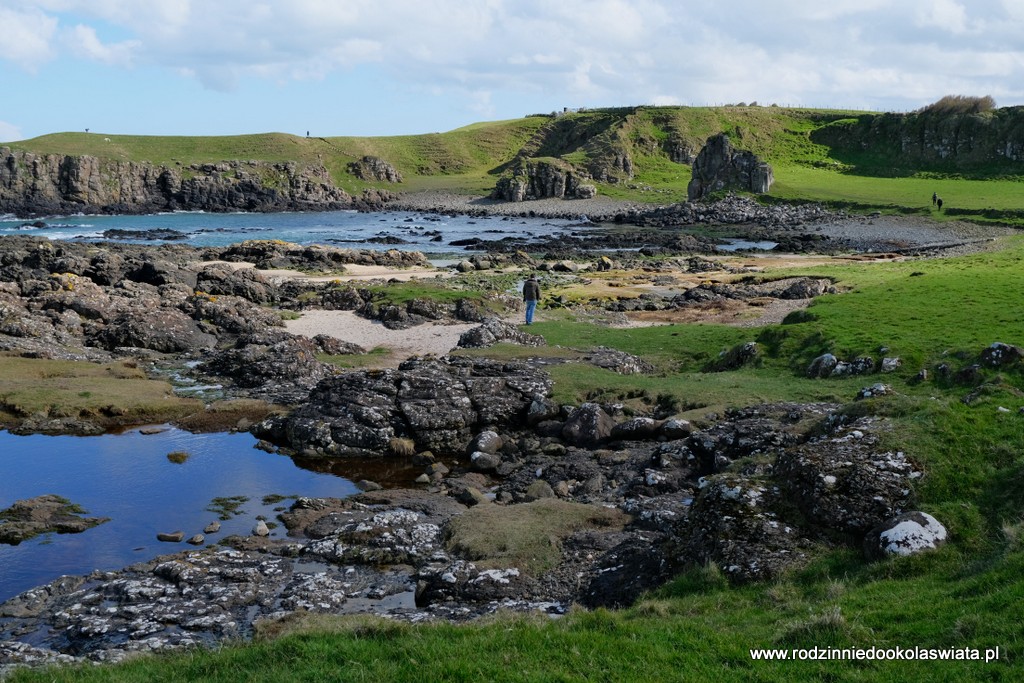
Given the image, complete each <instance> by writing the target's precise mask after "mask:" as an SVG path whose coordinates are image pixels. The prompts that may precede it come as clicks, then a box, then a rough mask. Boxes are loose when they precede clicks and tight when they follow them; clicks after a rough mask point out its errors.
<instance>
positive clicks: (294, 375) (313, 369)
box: [200, 330, 338, 404]
mask: <svg viewBox="0 0 1024 683" xmlns="http://www.w3.org/2000/svg"><path fill="white" fill-rule="evenodd" d="M322 350H323V349H322V348H321V347H320V346H319V345H318V344H317V343H316V342H315V341H314V340H312V339H309V338H307V337H303V336H297V335H292V334H289V333H287V332H285V331H283V330H278V331H264V332H260V333H255V334H246V335H243V336H241V337H239V339H238V341H237V343H236V344H235V346H234V347H232V348H230V349H225V350H223V351H218V352H216V353H213V354H212V355H211V356H210V357H209V358H208V359H207V360H206V361H204V362H203V363H202V365H201V366H200V367H201V369H202V370H203V371H204V372H207V373H209V374H212V375H216V376H218V377H224V378H228V379H230V380H232V382H233V383H234V384H236V385H237V386H240V387H246V388H248V389H254V390H256V391H255V392H254V393H256V394H257V395H260V396H262V397H264V398H268V399H271V400H274V401H277V402H280V403H285V404H292V403H298V402H301V401H303V400H305V398H306V396H307V394H308V393H309V391H310V390H311V389H312V388H313V387H314V386H316V384H317V382H319V381H320V380H322V379H324V378H326V377H330V376H332V375H335V374H337V372H338V371H337V368H335V367H334V366H332V365H329V364H327V363H323V362H321V361H319V360H317V354H318V353H320V352H321V351H322Z"/></svg>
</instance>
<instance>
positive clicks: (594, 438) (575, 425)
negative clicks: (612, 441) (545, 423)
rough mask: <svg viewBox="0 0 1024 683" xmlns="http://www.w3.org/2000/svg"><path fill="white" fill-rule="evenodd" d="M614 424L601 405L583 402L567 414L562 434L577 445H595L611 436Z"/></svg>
mask: <svg viewBox="0 0 1024 683" xmlns="http://www.w3.org/2000/svg"><path fill="white" fill-rule="evenodd" d="M614 426H615V421H614V420H613V419H612V417H611V416H610V415H609V414H608V413H606V412H605V411H604V410H603V409H602V408H601V406H599V405H597V404H596V403H584V404H583V405H581V406H579V407H578V408H576V409H575V410H573V411H572V412H571V413H570V414H569V417H568V419H566V421H565V426H564V427H563V428H562V436H563V437H564V438H565V440H566V441H568V442H569V443H572V444H576V445H578V446H596V445H598V444H600V443H601V442H602V441H604V440H606V439H608V438H609V437H610V436H611V433H612V428H613V427H614Z"/></svg>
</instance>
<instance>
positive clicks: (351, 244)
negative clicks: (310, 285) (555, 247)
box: [0, 211, 580, 257]
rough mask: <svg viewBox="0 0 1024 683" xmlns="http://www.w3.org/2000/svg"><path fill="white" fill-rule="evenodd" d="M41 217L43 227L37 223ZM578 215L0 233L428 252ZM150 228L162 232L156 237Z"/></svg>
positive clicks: (147, 220)
mask: <svg viewBox="0 0 1024 683" xmlns="http://www.w3.org/2000/svg"><path fill="white" fill-rule="evenodd" d="M40 223H41V224H42V225H41V227H39V226H38V224H40ZM579 225H580V221H572V220H566V219H555V218H513V217H503V216H489V217H488V216H483V217H471V216H460V215H441V214H431V213H421V212H411V211H387V212H371V213H365V212H357V211H316V212H308V213H305V212H303V213H204V212H194V211H187V212H175V213H162V214H152V215H143V216H93V215H76V216H53V217H49V218H43V219H39V220H38V221H37V220H36V219H32V220H26V219H21V218H15V217H13V216H9V215H8V216H3V217H0V235H32V236H37V237H45V238H47V239H51V240H76V241H82V240H87V241H102V240H107V239H108V237H106V236H105V235H109V234H110V233H108V232H107V231H110V230H119V231H125V232H124V233H122V234H121V236H120V237H118V238H117V241H121V242H145V243H150V244H161V243H168V242H170V243H177V244H186V245H191V246H196V247H208V246H227V245H229V244H234V243H237V242H241V241H243V240H259V239H265V240H270V239H277V240H284V241H286V242H294V243H297V244H303V245H307V244H325V245H331V246H337V247H343V248H353V249H399V250H405V251H421V252H423V253H424V254H427V255H428V257H435V256H436V257H439V256H442V255H451V254H454V253H461V252H464V251H465V249H464V248H463V247H462V246H457V245H452V244H451V243H452V242H457V241H460V240H466V239H473V238H478V239H482V240H486V241H492V240H500V239H502V238H505V237H515V238H522V237H525V238H531V237H537V238H541V237H552V236H557V235H561V234H564V233H567V232H571V231H572V230H573V229H574V228H573V226H576V227H578V226H579ZM150 231H170V232H165V233H164V234H165V235H166V237H165V238H163V239H153V238H152V235H153V233H152V232H150Z"/></svg>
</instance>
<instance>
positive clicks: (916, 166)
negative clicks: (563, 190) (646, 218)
mask: <svg viewBox="0 0 1024 683" xmlns="http://www.w3.org/2000/svg"><path fill="white" fill-rule="evenodd" d="M719 132H725V133H727V134H728V135H729V136H730V139H731V140H732V142H733V144H734V146H736V147H737V148H740V149H746V150H750V151H752V152H754V153H755V154H757V155H758V156H759V157H761V158H763V159H764V160H766V161H768V162H769V163H770V164H771V165H772V166H773V168H774V171H775V178H776V183H775V185H774V186H773V187H772V190H771V192H770V193H769V194H768V195H767V199H768V200H781V201H805V200H808V201H819V202H826V203H832V204H835V205H836V206H840V207H849V208H853V209H856V210H883V211H898V212H904V213H908V212H909V213H924V214H931V213H932V209H931V195H932V193H933V192H937V193H938V194H939V195H941V196H942V197H943V198H944V200H945V203H946V207H947V210H948V211H947V215H954V216H961V217H963V216H966V217H970V218H974V219H978V220H990V219H998V220H1003V221H1008V222H1012V223H1024V213H1022V212H1021V210H1020V193H1021V189H1022V182H1024V181H1022V179H1024V108H1020V107H1015V108H1007V109H996V110H993V111H991V112H984V113H980V114H970V115H962V114H956V113H945V114H941V115H940V114H934V113H933V114H930V115H925V114H921V115H896V114H879V113H871V112H853V111H838V110H812V109H787V108H781V107H760V106H725V107H627V108H617V109H594V110H583V111H575V112H566V113H564V114H559V115H534V116H527V117H524V118H521V119H514V120H508V121H494V122H486V123H478V124H474V125H471V126H466V127H464V128H459V129H456V130H453V131H448V132H445V133H428V134H423V135H405V136H390V137H389V136H384V137H326V138H324V137H315V138H302V137H296V136H292V135H285V134H281V133H266V134H260V135H238V136H221V137H172V136H166V137H165V136H122V135H105V134H102V133H59V134H53V135H45V136H42V137H39V138H34V139H32V140H26V141H22V142H18V143H12V144H11V145H10V146H11V147H12V148H14V149H20V150H26V151H31V152H36V153H46V154H49V153H52V154H72V155H81V154H89V155H94V156H98V157H105V158H111V159H118V160H131V161H147V162H151V163H154V164H160V165H175V164H180V165H183V166H188V165H189V164H195V163H212V162H217V161H224V160H233V159H240V160H246V159H259V160H266V161H294V162H296V163H299V164H310V163H315V162H320V163H323V165H324V166H326V168H327V169H328V171H329V172H330V174H331V177H332V179H333V180H334V182H335V184H336V185H338V186H340V187H342V188H343V189H345V190H346V191H349V192H350V193H358V192H359V191H361V190H362V189H364V188H366V187H370V186H376V187H386V186H387V184H386V183H373V182H366V181H361V180H358V179H357V178H356V177H355V176H354V175H352V173H351V172H350V170H349V164H350V163H352V162H354V161H356V160H358V159H360V158H362V157H364V156H374V157H379V158H381V159H383V160H385V161H387V162H388V163H390V164H391V165H392V166H393V167H394V168H395V169H397V170H398V171H399V172H400V173H401V174H402V176H403V177H404V182H403V184H402V185H400V186H397V187H391V189H398V190H400V191H413V192H414V191H419V190H447V191H453V192H459V193H471V194H486V193H488V192H490V190H491V189H492V188H493V187H494V185H495V182H496V181H497V178H498V176H499V175H500V174H501V173H502V172H503V171H505V170H506V169H508V168H509V167H510V166H511V165H512V164H514V163H515V162H516V161H517V160H521V159H528V158H557V159H560V160H562V161H564V162H568V163H570V164H572V165H573V166H575V167H576V168H578V169H580V170H583V171H586V172H587V173H589V174H590V175H591V176H592V177H594V178H595V179H597V182H596V185H597V187H598V191H599V193H600V194H604V195H607V196H611V197H615V198H620V199H624V200H630V201H640V202H650V203H657V204H668V203H673V202H677V201H683V200H685V199H686V185H687V183H688V182H689V180H690V174H691V169H690V166H689V161H690V160H692V158H693V157H694V156H695V155H696V153H697V152H698V151H699V150H700V149H701V147H702V146H703V144H704V142H705V141H706V140H707V138H708V137H709V136H711V135H714V134H716V133H719ZM947 147H949V148H948V149H947ZM1004 148H1005V150H1006V153H1005V154H994V153H993V150H997V149H998V150H1003V149H1004ZM904 150H905V151H906V153H903V151H904Z"/></svg>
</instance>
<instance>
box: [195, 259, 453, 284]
mask: <svg viewBox="0 0 1024 683" xmlns="http://www.w3.org/2000/svg"><path fill="white" fill-rule="evenodd" d="M211 265H222V266H230V267H231V268H234V269H235V270H241V269H243V268H255V267H256V264H255V263H250V262H248V261H203V262H202V263H201V264H200V266H211ZM259 273H260V275H262V276H263V277H265V278H266V279H267V280H268V281H269V282H272V283H274V284H280V283H281V282H284V281H285V280H308V281H310V282H333V281H335V280H340V281H342V282H348V281H357V280H400V281H402V282H408V281H409V280H423V279H427V278H435V277H439V276H440V277H451V276H452V275H453V274H454V271H452V270H450V269H447V268H435V267H433V266H411V267H409V268H391V267H389V266H363V265H359V264H356V263H348V264H346V265H345V272H344V273H338V274H336V275H310V274H309V273H303V272H302V271H299V270H288V269H286V268H268V269H266V270H260V271H259Z"/></svg>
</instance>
